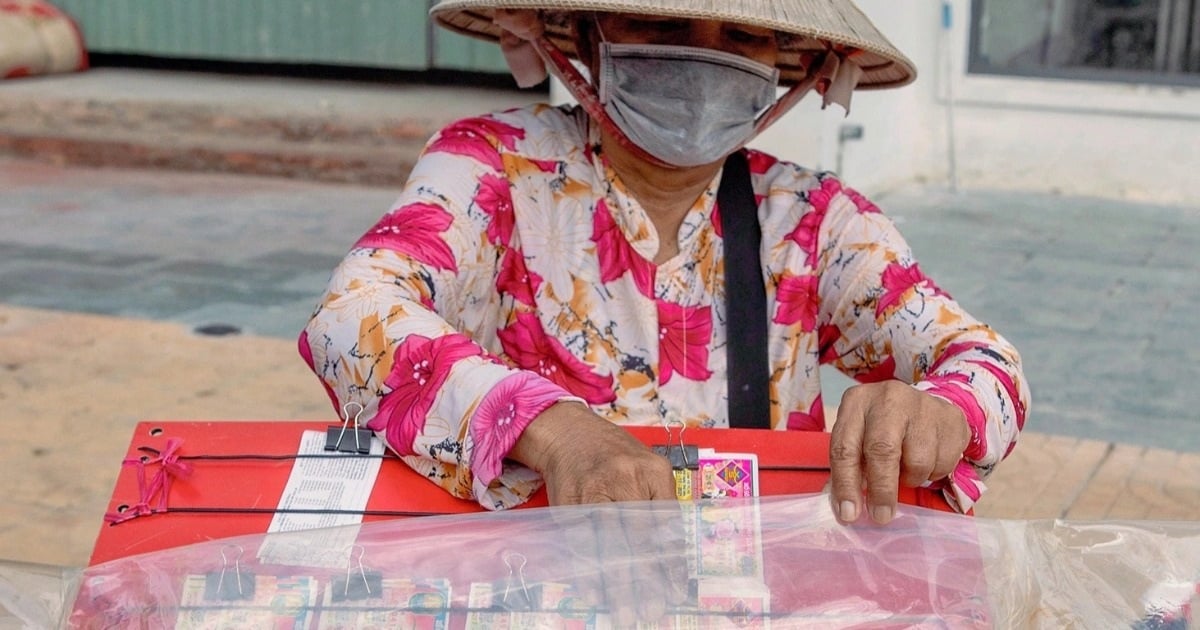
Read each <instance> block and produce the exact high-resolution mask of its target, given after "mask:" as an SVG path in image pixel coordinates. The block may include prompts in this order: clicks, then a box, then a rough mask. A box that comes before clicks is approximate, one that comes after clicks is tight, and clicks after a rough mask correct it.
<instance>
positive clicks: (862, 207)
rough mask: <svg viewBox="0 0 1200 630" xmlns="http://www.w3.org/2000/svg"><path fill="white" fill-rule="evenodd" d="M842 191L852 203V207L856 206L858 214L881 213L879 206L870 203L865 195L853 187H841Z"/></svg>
mask: <svg viewBox="0 0 1200 630" xmlns="http://www.w3.org/2000/svg"><path fill="white" fill-rule="evenodd" d="M842 192H843V193H845V194H846V196H847V197H849V198H850V201H851V202H853V203H854V207H855V208H858V213H859V214H880V213H881V211H880V209H879V206H877V205H875V204H873V203H871V200H870V199H867V198H866V197H864V196H862V194H861V193H859V192H858V191H857V190H854V189H853V188H843V189H842Z"/></svg>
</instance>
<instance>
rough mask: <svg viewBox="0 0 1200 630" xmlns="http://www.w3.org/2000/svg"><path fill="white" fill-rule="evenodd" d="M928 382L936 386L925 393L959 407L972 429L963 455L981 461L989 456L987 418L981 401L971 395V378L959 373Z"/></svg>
mask: <svg viewBox="0 0 1200 630" xmlns="http://www.w3.org/2000/svg"><path fill="white" fill-rule="evenodd" d="M928 382H930V383H934V385H933V386H932V387H929V388H927V389H925V392H926V393H928V394H932V395H934V396H937V397H939V398H941V399H943V400H945V401H946V402H949V403H951V404H953V405H954V406H955V407H958V409H959V410H960V411H962V413H963V417H964V418H965V419H966V421H967V427H968V428H970V429H971V440H970V442H968V443H967V450H966V451H965V452H964V453H963V455H965V456H966V457H967V458H968V459H975V460H978V459H981V458H982V457H983V456H984V455H986V454H987V416H986V415H985V414H984V412H983V408H982V407H980V406H979V401H978V400H976V399H975V396H974V395H973V394H971V377H969V376H967V375H966V374H959V373H955V374H946V375H943V376H935V377H933V378H930V379H928ZM956 383H957V384H956ZM959 385H961V387H960V386H959Z"/></svg>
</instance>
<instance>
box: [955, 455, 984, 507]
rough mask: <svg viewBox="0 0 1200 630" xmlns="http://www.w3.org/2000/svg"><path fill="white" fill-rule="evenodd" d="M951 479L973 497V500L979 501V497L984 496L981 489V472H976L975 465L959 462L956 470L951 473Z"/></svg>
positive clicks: (956, 485)
mask: <svg viewBox="0 0 1200 630" xmlns="http://www.w3.org/2000/svg"><path fill="white" fill-rule="evenodd" d="M950 479H951V481H953V482H954V486H955V487H956V488H958V489H959V490H960V491H962V493H963V494H965V495H967V496H968V497H970V498H971V501H973V502H974V501H978V500H979V497H981V496H983V493H982V492H980V491H979V473H977V472H975V467H974V466H972V465H971V464H970V463H968V462H965V461H962V462H958V465H957V466H955V467H954V472H953V473H950Z"/></svg>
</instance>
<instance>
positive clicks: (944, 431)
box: [930, 407, 971, 479]
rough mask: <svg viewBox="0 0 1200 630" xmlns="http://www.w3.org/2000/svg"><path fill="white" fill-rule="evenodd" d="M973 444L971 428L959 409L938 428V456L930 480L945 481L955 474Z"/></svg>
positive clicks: (949, 415) (948, 415)
mask: <svg viewBox="0 0 1200 630" xmlns="http://www.w3.org/2000/svg"><path fill="white" fill-rule="evenodd" d="M970 442H971V427H970V426H969V425H968V424H967V419H966V417H965V416H963V413H962V411H960V410H959V409H958V408H957V407H955V408H953V409H952V412H950V413H948V414H947V416H946V420H945V421H944V422H943V423H941V424H940V425H939V427H938V444H939V447H938V456H937V464H936V465H935V466H934V470H933V473H932V474H931V476H930V479H943V478H945V477H948V476H950V474H951V473H953V472H954V468H955V467H956V466H958V462H960V461H962V459H963V453H965V452H966V450H967V445H968V444H970Z"/></svg>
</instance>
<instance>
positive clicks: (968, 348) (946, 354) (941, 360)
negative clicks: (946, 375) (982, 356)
mask: <svg viewBox="0 0 1200 630" xmlns="http://www.w3.org/2000/svg"><path fill="white" fill-rule="evenodd" d="M987 349H989V346H988V345H987V344H985V343H980V342H977V341H960V342H957V343H952V344H950V345H948V346H946V347H945V348H943V349H942V352H941V354H939V355H938V357H937V359H936V360H935V361H934V362H933V364H932V365H930V366H929V369H928V370H926V372H927V373H929V374H934V373H936V372H937V370H938V368H940V367H942V365H943V364H945V363H946V362H947V361H949V360H950V359H954V358H958V357H959V356H962V355H964V354H967V353H969V352H972V351H975V350H987Z"/></svg>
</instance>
